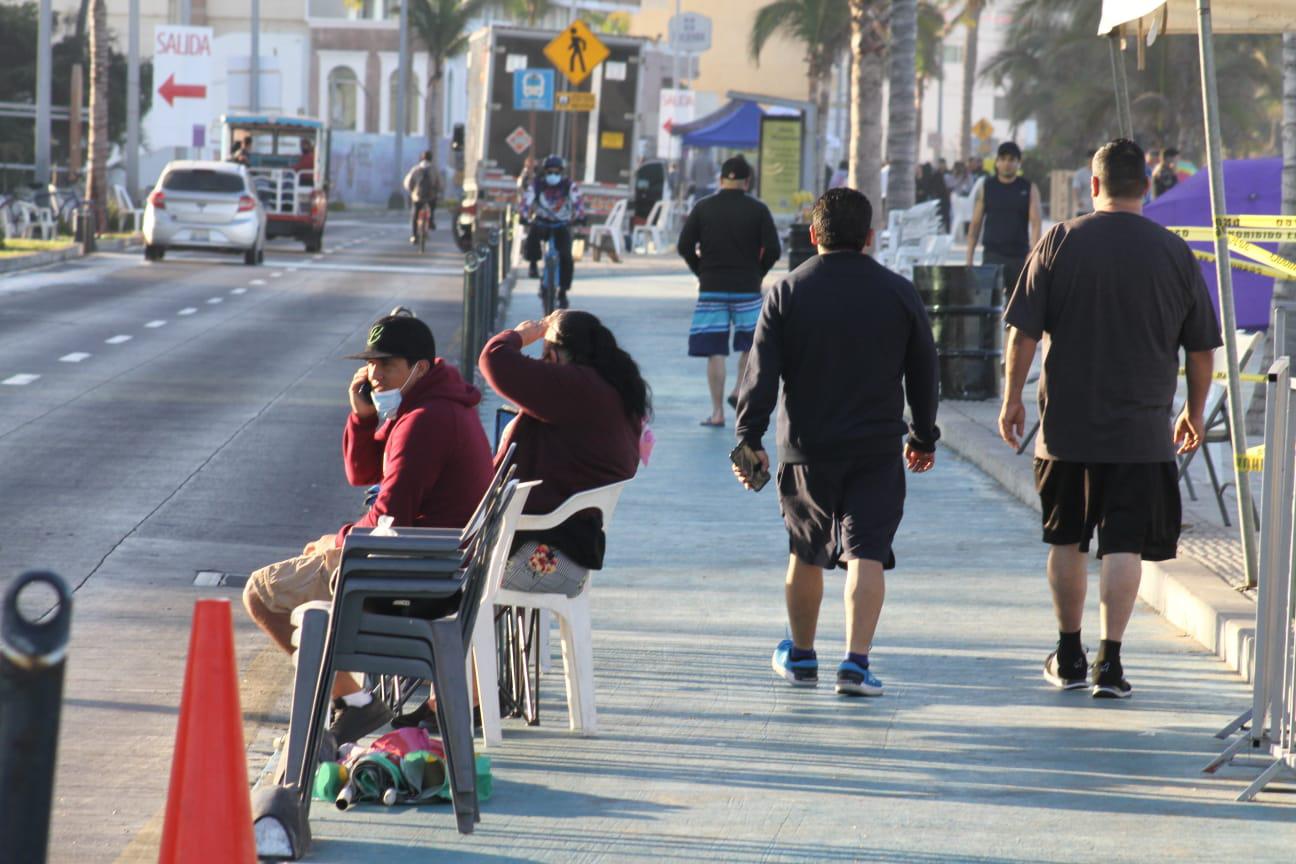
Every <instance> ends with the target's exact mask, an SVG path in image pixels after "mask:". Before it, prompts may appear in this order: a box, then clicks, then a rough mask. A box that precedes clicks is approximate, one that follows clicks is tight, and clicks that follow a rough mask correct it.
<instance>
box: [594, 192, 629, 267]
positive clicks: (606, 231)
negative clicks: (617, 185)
mask: <svg viewBox="0 0 1296 864" xmlns="http://www.w3.org/2000/svg"><path fill="white" fill-rule="evenodd" d="M626 204H627V202H626V200H625V199H624V198H622V199H621V200H620V201H618V202H616V203H615V204H613V205H612V210H611V211H610V212H609V213H608V215H607V218H606V219H604V220H603V223H602V224H601V225H595V226H593V227H591V228H590V232H589V245H590V247H591V248H593V249H598V248H599V241H600V240H602V239H603V238H605V237H606V238H608V239H610V240H611V241H612V248H613V250H615V254H616V257H617V258H620V257H621V256H622V255H624V254H625V214H626Z"/></svg>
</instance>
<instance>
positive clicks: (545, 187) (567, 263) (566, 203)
mask: <svg viewBox="0 0 1296 864" xmlns="http://www.w3.org/2000/svg"><path fill="white" fill-rule="evenodd" d="M565 167H566V166H565V165H564V163H563V160H562V157H561V156H550V157H548V158H547V159H545V160H544V164H543V165H542V166H541V169H540V171H539V172H538V173H537V174H536V178H535V181H534V182H533V183H532V184H531V185H530V186H529V187H527V191H526V198H525V200H524V201H523V202H522V218H523V219H524V220H529V221H530V223H531V229H530V230H529V231H528V232H527V245H526V257H527V260H529V261H538V260H539V259H540V257H541V255H540V245H541V243H543V242H544V241H545V240H552V242H553V244H554V246H555V247H556V248H557V251H558V262H559V264H558V266H559V274H558V275H559V279H558V307H559V308H561V309H566V308H567V292H568V291H569V290H570V289H571V284H572V267H573V262H572V234H571V226H572V223H574V222H579V223H583V222H584V221H585V202H584V201H583V200H581V193H580V187H579V186H577V185H576V183H575V182H574V181H573V180H572V179H571V178H570V177H567V176H566V175H565V170H564V169H565ZM531 275H532V276H535V275H538V274H536V273H535V271H534V269H533V270H532V273H531ZM542 293H543V289H542Z"/></svg>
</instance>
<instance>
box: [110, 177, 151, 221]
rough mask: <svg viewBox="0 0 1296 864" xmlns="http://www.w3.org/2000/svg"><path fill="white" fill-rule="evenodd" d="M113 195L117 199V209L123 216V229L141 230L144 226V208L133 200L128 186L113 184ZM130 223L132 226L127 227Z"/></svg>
mask: <svg viewBox="0 0 1296 864" xmlns="http://www.w3.org/2000/svg"><path fill="white" fill-rule="evenodd" d="M112 191H113V197H115V198H116V199H117V210H118V212H119V213H121V217H122V230H123V231H132V232H133V231H139V230H141V229H142V228H143V227H144V210H143V208H141V207H136V206H135V202H134V201H132V200H131V196H130V193H129V192H127V191H126V187H125V186H122V185H120V184H113V187H112ZM127 225H129V226H130V227H127Z"/></svg>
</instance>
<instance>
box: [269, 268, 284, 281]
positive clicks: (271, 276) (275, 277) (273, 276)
mask: <svg viewBox="0 0 1296 864" xmlns="http://www.w3.org/2000/svg"><path fill="white" fill-rule="evenodd" d="M282 275H283V274H282V273H280V272H279V271H278V270H276V271H275V272H273V273H271V274H270V278H271V279H278V278H279V277H280V276H282Z"/></svg>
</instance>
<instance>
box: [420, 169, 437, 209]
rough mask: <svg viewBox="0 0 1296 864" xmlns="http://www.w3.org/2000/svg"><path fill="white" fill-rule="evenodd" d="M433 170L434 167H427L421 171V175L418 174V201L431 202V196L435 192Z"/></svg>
mask: <svg viewBox="0 0 1296 864" xmlns="http://www.w3.org/2000/svg"><path fill="white" fill-rule="evenodd" d="M435 170H436V167H435V166H433V165H428V166H427V167H426V168H424V169H423V173H421V174H419V182H418V190H419V200H421V201H428V200H431V198H432V196H433V194H434V193H435V192H436V184H435V182H434V181H433V176H432V172H433V171H435Z"/></svg>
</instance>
